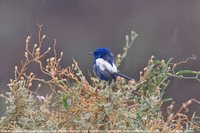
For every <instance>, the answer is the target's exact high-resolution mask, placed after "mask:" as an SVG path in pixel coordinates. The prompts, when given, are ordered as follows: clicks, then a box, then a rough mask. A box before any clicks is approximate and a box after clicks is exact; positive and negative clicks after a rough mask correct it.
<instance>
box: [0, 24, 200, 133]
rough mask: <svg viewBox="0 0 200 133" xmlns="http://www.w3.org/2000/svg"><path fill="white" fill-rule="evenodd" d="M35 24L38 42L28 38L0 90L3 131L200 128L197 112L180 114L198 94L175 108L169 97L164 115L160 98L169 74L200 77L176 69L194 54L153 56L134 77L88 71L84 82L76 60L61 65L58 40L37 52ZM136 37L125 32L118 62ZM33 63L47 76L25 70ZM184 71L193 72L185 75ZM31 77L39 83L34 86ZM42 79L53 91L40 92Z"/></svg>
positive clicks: (175, 130)
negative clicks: (110, 78)
mask: <svg viewBox="0 0 200 133" xmlns="http://www.w3.org/2000/svg"><path fill="white" fill-rule="evenodd" d="M38 26H39V39H38V42H37V43H35V44H34V45H33V48H32V49H30V47H31V46H30V45H31V37H30V36H28V37H27V38H26V41H25V55H24V57H25V59H24V60H23V61H22V65H21V67H17V66H16V67H15V73H14V74H15V78H14V79H12V80H10V83H9V84H8V87H9V89H10V91H9V92H7V93H6V95H3V94H1V97H3V98H5V100H6V104H7V108H6V113H7V114H6V115H5V116H3V117H1V120H0V129H1V131H11V132H13V131H18V132H24V131H25V132H26V131H27V132H28V131H32V130H34V131H37V130H38V131H49V132H56V131H69V132H70V131H71V132H73V131H86V132H88V131H100V130H101V131H102V130H103V131H124V132H125V131H135V132H143V131H147V132H183V131H194V130H199V129H200V118H199V117H198V116H196V115H195V113H194V115H193V116H192V118H191V119H190V120H189V118H188V117H187V116H186V115H185V114H184V113H185V110H186V111H188V110H189V109H188V108H187V107H188V105H190V104H191V103H197V104H200V101H198V100H196V99H193V98H192V99H190V100H188V101H186V102H185V103H183V105H182V107H181V108H180V109H179V110H178V111H177V112H173V108H174V105H173V103H172V104H171V105H170V106H169V107H168V108H167V112H168V117H167V120H165V119H164V117H163V114H162V111H161V107H162V105H163V103H164V102H166V101H171V100H172V99H170V98H168V99H164V98H163V94H164V93H165V89H166V87H167V86H168V85H169V83H170V80H169V77H172V76H173V77H176V78H185V79H187V78H193V79H196V80H198V81H200V79H199V77H198V76H199V73H200V72H197V71H192V70H180V71H178V72H176V71H175V68H176V67H177V66H178V65H180V64H182V63H187V62H188V60H190V59H195V58H196V57H195V56H192V57H189V58H188V59H187V60H186V61H182V62H179V63H172V59H169V60H168V61H165V60H160V59H157V58H155V57H153V56H152V57H151V58H150V60H149V61H148V63H147V67H145V68H144V69H143V71H141V72H140V78H139V80H138V81H134V80H131V81H125V80H124V79H122V78H117V80H116V81H115V82H112V83H107V82H104V81H99V80H97V79H96V78H94V77H92V76H91V81H90V82H88V81H87V80H86V78H85V76H84V75H83V73H82V71H81V69H80V68H79V66H78V63H77V62H76V61H75V60H73V64H72V65H71V66H67V67H62V66H61V65H60V62H61V60H62V56H63V52H61V53H60V55H59V56H58V54H57V52H56V48H55V45H56V40H55V42H54V46H53V48H51V47H49V48H48V49H47V50H46V51H45V52H41V49H42V45H43V40H44V39H45V35H42V31H41V30H42V25H38ZM136 37H137V34H136V33H135V32H133V31H132V32H131V35H130V36H129V35H127V36H126V44H125V47H124V49H123V52H122V54H119V55H118V56H117V59H116V64H117V66H119V65H120V63H121V62H122V60H123V59H124V58H125V57H126V55H127V52H128V49H129V48H130V47H131V46H132V44H133V42H134V40H135V38H136ZM52 49H53V53H54V56H53V57H50V58H48V57H47V53H50V52H51V51H52ZM46 58H47V59H46ZM43 59H46V62H44V60H43ZM32 63H34V64H36V65H38V66H39V68H40V72H41V73H42V74H44V75H47V76H48V77H49V78H48V80H47V79H44V78H41V77H39V76H38V75H36V74H35V73H33V72H31V73H28V70H29V69H30V68H29V66H30V64H32ZM187 74H190V75H192V77H186V75H187ZM33 82H34V83H35V84H37V87H36V88H34V89H33V86H32V84H33ZM45 85H47V86H48V87H49V89H50V90H51V91H52V94H51V95H46V96H42V95H40V94H39V93H38V90H39V89H42V88H43V86H45ZM31 87H32V89H31ZM33 90H34V91H33Z"/></svg>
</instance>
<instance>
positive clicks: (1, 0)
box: [0, 0, 200, 115]
mask: <svg viewBox="0 0 200 133" xmlns="http://www.w3.org/2000/svg"><path fill="white" fill-rule="evenodd" d="M37 24H44V26H43V33H44V34H46V35H47V40H46V41H45V46H44V47H49V46H53V40H54V39H57V50H58V52H61V51H63V52H64V57H63V61H62V66H67V65H70V64H71V63H72V58H74V59H75V60H77V61H78V62H79V66H80V68H81V69H82V70H83V73H84V74H85V75H86V76H88V75H89V74H88V72H90V73H92V64H93V58H92V57H91V55H89V52H91V51H93V50H94V49H96V48H98V47H107V48H109V49H111V51H112V52H113V53H114V54H115V55H117V54H118V53H120V52H121V51H122V48H123V46H124V42H125V35H126V34H129V33H130V31H131V30H134V31H135V32H136V33H138V35H139V36H138V37H137V39H136V41H135V43H134V46H133V47H132V48H131V49H130V50H129V52H128V56H127V58H126V59H125V60H124V62H123V64H122V65H121V66H120V68H119V69H120V71H121V72H122V73H124V74H127V75H129V76H131V77H134V78H135V79H136V80H137V79H138V77H139V71H141V70H143V68H144V67H145V66H146V65H147V61H148V60H149V59H150V57H151V56H152V55H154V56H155V57H156V58H159V59H165V60H168V59H169V58H174V62H175V61H177V62H178V61H181V60H183V59H186V58H187V57H189V56H191V55H192V54H195V55H196V56H197V59H196V60H194V61H190V62H189V63H187V64H185V65H182V66H180V67H179V69H193V70H196V71H199V70H200V59H199V57H200V1H198V0H193V1H187V0H181V1H178V0H176V1H174V0H168V1H155V0H148V1H144V0H143V1H142V0H126V1H122V0H104V1H102V0H101V1H100V0H32V1H31V0H20V1H13V0H0V68H1V69H0V88H1V89H0V92H1V93H5V91H8V87H7V83H8V82H9V79H10V78H13V77H14V73H13V72H14V66H15V65H20V61H21V60H22V59H23V57H24V48H25V44H24V42H25V38H26V37H27V35H32V37H33V40H34V39H36V38H37V35H38V34H37V31H38V27H37ZM33 69H34V67H33ZM33 71H34V70H33ZM165 97H171V98H173V99H174V100H175V102H176V104H175V106H176V108H175V110H177V109H178V108H180V106H181V105H182V103H183V102H185V101H187V100H189V98H197V99H199V98H200V82H198V81H196V80H179V79H173V78H172V79H171V84H170V86H169V87H168V88H167V91H166V94H165ZM3 102H4V101H2V100H1V104H3ZM167 105H169V104H166V105H165V106H164V109H163V110H165V108H166V106H167ZM194 111H196V113H197V114H198V115H200V106H199V105H197V104H192V106H190V114H191V113H192V112H194ZM3 112H5V110H4V109H3V106H1V113H3Z"/></svg>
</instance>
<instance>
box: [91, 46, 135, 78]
mask: <svg viewBox="0 0 200 133" xmlns="http://www.w3.org/2000/svg"><path fill="white" fill-rule="evenodd" d="M93 57H94V65H93V72H94V74H95V75H96V77H98V78H99V79H100V80H106V81H112V80H116V78H117V76H120V77H123V78H125V79H127V80H132V78H131V77H128V76H126V75H124V74H121V73H119V72H118V70H117V67H116V65H115V63H114V61H115V59H114V56H113V54H112V53H111V52H110V50H109V49H107V48H97V49H96V50H95V51H94V52H93Z"/></svg>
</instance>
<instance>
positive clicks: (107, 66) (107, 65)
mask: <svg viewBox="0 0 200 133" xmlns="http://www.w3.org/2000/svg"><path fill="white" fill-rule="evenodd" d="M96 64H97V66H99V68H100V69H101V70H102V71H104V70H108V71H110V72H111V73H114V72H117V67H116V66H115V64H114V63H113V65H111V64H110V63H108V62H107V61H105V60H104V59H102V58H98V59H96Z"/></svg>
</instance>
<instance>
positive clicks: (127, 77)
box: [114, 72, 133, 80]
mask: <svg viewBox="0 0 200 133" xmlns="http://www.w3.org/2000/svg"><path fill="white" fill-rule="evenodd" d="M114 74H115V75H117V76H120V77H122V78H125V79H127V80H133V78H131V77H129V76H127V75H124V74H121V73H118V72H115V73H114Z"/></svg>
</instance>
